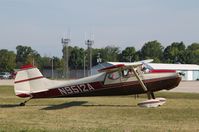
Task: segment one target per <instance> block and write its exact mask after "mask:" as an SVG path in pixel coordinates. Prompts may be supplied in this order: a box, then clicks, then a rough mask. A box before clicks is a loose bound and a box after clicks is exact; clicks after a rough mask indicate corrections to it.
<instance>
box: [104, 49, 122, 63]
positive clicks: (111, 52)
mask: <svg viewBox="0 0 199 132" xmlns="http://www.w3.org/2000/svg"><path fill="white" fill-rule="evenodd" d="M119 52H120V50H119V48H118V47H115V46H107V47H105V48H102V51H101V58H102V60H104V61H115V62H117V61H119Z"/></svg>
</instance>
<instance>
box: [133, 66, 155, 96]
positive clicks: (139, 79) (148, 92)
mask: <svg viewBox="0 0 199 132" xmlns="http://www.w3.org/2000/svg"><path fill="white" fill-rule="evenodd" d="M132 70H133V73H134V75H135V77H136V78H137V80H138V82H139V83H140V85H141V86H142V88H143V90H144V91H145V92H146V93H147V97H148V99H151V92H150V91H149V90H148V89H147V87H146V86H145V84H144V83H143V81H142V79H141V78H140V76H139V75H138V73H137V72H136V71H135V69H134V68H132Z"/></svg>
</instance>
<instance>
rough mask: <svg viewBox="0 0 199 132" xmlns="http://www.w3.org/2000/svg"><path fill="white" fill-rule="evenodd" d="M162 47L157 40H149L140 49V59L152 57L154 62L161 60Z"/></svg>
mask: <svg viewBox="0 0 199 132" xmlns="http://www.w3.org/2000/svg"><path fill="white" fill-rule="evenodd" d="M163 49H164V47H163V46H162V45H161V43H160V42H158V41H157V40H155V41H149V42H147V43H145V44H144V46H143V47H142V49H141V51H140V52H141V59H154V62H161V59H162V57H163Z"/></svg>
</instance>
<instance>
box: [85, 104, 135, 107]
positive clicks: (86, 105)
mask: <svg viewBox="0 0 199 132" xmlns="http://www.w3.org/2000/svg"><path fill="white" fill-rule="evenodd" d="M82 106H85V107H98V106H99V107H137V105H105V104H85V105H82Z"/></svg>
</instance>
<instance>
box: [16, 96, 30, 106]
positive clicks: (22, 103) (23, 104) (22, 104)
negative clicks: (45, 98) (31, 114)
mask: <svg viewBox="0 0 199 132" xmlns="http://www.w3.org/2000/svg"><path fill="white" fill-rule="evenodd" d="M31 99H32V98H29V99H28V100H26V101H24V102H21V103H20V104H19V106H25V105H26V103H27V102H28V101H30V100H31Z"/></svg>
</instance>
